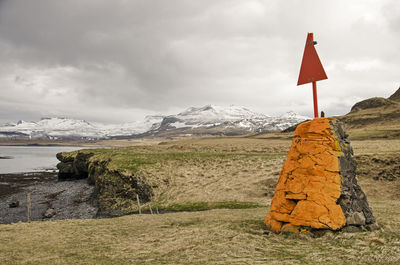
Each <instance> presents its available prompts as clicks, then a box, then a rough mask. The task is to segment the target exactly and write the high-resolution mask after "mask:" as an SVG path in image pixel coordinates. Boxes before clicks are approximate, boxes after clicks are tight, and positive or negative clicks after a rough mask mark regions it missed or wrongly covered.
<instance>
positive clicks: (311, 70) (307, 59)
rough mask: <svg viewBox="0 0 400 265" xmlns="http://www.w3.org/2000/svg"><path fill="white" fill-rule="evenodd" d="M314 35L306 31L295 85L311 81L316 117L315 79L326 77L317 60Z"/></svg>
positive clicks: (316, 116)
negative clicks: (304, 45) (305, 39)
mask: <svg viewBox="0 0 400 265" xmlns="http://www.w3.org/2000/svg"><path fill="white" fill-rule="evenodd" d="M315 44H316V43H314V35H313V33H308V35H307V41H306V47H305V48H304V54H303V60H302V61H301V67H300V74H299V80H298V81H297V85H298V86H299V85H304V84H307V83H313V98H314V117H315V118H318V102H317V83H316V81H320V80H324V79H328V77H327V76H326V73H325V70H324V67H323V66H322V63H321V61H320V60H319V57H318V54H317V51H316V50H315V47H314V45H315Z"/></svg>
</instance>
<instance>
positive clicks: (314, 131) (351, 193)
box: [265, 118, 379, 233]
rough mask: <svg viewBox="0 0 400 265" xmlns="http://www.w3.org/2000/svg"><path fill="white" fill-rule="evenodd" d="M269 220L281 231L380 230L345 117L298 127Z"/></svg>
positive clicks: (273, 230) (275, 229)
mask: <svg viewBox="0 0 400 265" xmlns="http://www.w3.org/2000/svg"><path fill="white" fill-rule="evenodd" d="M265 224H266V226H267V229H268V230H269V231H272V232H276V233H279V232H292V233H301V232H304V233H307V232H317V231H324V230H334V231H362V230H376V229H379V225H378V224H377V222H376V220H375V217H374V216H373V214H372V210H371V208H370V207H369V205H368V202H367V197H366V196H365V194H364V192H363V191H362V190H361V188H360V186H359V185H358V183H357V178H356V163H355V161H354V158H353V149H352V148H351V146H350V142H349V140H348V134H347V133H346V131H345V130H344V127H343V124H342V123H341V122H340V121H338V120H336V119H332V118H315V119H313V120H311V121H308V122H304V123H302V124H300V125H299V126H298V127H297V129H296V131H295V134H294V138H293V142H292V146H291V148H290V151H289V154H288V156H287V159H286V161H285V163H284V165H283V168H282V171H281V174H280V177H279V180H278V184H277V186H276V189H275V193H274V197H273V199H272V202H271V208H270V212H269V213H268V214H267V216H266V218H265Z"/></svg>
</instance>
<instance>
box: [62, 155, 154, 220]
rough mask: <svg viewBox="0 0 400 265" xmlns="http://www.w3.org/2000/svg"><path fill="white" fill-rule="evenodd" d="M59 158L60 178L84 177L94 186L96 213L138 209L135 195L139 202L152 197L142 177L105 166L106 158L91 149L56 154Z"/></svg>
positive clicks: (108, 214) (117, 214)
mask: <svg viewBox="0 0 400 265" xmlns="http://www.w3.org/2000/svg"><path fill="white" fill-rule="evenodd" d="M57 158H58V159H59V160H60V161H61V162H60V163H59V164H58V165H57V168H58V169H59V174H58V178H59V180H69V179H82V178H87V179H88V182H89V183H90V184H92V185H94V186H95V189H94V194H93V197H94V203H95V204H96V205H97V206H98V214H97V215H98V216H120V215H125V214H129V213H134V212H137V211H138V208H137V201H136V198H137V196H136V195H138V196H139V199H140V202H141V203H146V202H149V201H150V200H151V197H152V195H153V193H152V189H151V187H150V185H149V184H148V183H147V180H146V178H145V177H144V176H141V175H135V174H132V173H130V172H127V171H124V170H115V169H111V168H109V167H108V163H109V159H107V158H106V159H105V158H103V157H101V155H96V154H94V153H92V152H90V150H81V151H76V152H70V153H58V154H57Z"/></svg>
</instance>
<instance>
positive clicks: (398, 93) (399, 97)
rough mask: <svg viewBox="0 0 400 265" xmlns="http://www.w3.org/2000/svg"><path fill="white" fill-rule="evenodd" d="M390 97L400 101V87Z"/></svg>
mask: <svg viewBox="0 0 400 265" xmlns="http://www.w3.org/2000/svg"><path fill="white" fill-rule="evenodd" d="M389 99H390V100H394V101H400V87H399V89H397V91H396V92H394V93H393V95H391V96H390V97H389Z"/></svg>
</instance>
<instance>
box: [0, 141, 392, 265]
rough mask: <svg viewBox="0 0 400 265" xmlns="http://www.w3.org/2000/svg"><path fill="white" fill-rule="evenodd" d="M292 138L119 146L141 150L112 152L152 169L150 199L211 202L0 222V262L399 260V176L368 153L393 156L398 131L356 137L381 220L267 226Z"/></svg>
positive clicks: (363, 180) (365, 184) (363, 178)
mask: <svg viewBox="0 0 400 265" xmlns="http://www.w3.org/2000/svg"><path fill="white" fill-rule="evenodd" d="M290 143H291V141H290V139H289V138H285V137H283V138H282V137H281V138H279V137H277V138H274V137H267V136H257V137H254V138H242V137H231V138H202V139H187V140H180V141H172V142H163V143H160V144H158V145H152V146H138V147H134V148H127V149H121V150H122V151H124V152H127V153H129V152H130V154H133V153H134V154H136V155H135V156H139V157H142V158H143V157H145V158H146V159H145V161H147V162H146V163H139V164H140V167H138V168H134V169H132V168H130V167H131V166H132V164H129V163H128V165H123V164H120V165H119V164H118V159H116V163H115V166H121V167H124V166H125V167H127V170H128V169H130V170H139V171H140V172H141V173H142V174H145V175H146V176H148V177H149V179H151V180H152V181H153V183H152V184H153V185H154V186H157V187H156V188H155V195H154V204H155V205H156V204H159V205H163V206H164V207H170V208H169V209H170V210H196V209H197V210H204V209H212V208H214V209H212V210H206V211H195V212H176V213H166V214H158V215H157V214H154V215H150V214H142V215H138V214H135V215H129V216H124V217H118V218H110V219H96V220H65V221H55V222H32V223H17V224H10V225H0V242H1V244H0V264H319V263H320V264H349V263H353V264H400V254H399V253H400V202H399V198H400V180H399V179H396V180H393V181H384V180H379V181H377V180H374V178H373V177H374V175H376V174H377V172H378V173H379V171H380V170H385V169H386V168H387V167H392V166H395V165H393V163H392V164H390V163H381V164H379V165H378V164H374V163H375V162H374V161H375V160H374V159H381V160H382V161H386V160H387V159H389V158H394V159H397V158H399V154H400V140H398V139H397V140H387V139H376V140H354V141H352V146H353V148H354V152H355V155H356V158H357V160H358V161H360V165H361V167H359V169H358V170H359V171H360V176H359V182H360V185H361V186H362V188H363V189H364V191H365V192H366V194H367V197H368V199H369V202H370V205H371V207H372V209H373V212H374V215H375V217H376V218H377V220H378V222H379V223H380V224H381V225H382V230H380V231H375V232H362V233H338V234H334V233H327V234H325V235H324V236H321V237H310V236H304V235H303V236H295V235H286V234H281V235H276V234H269V235H265V234H263V232H264V230H265V227H264V224H263V220H264V218H265V215H266V213H267V212H268V210H269V203H270V200H271V197H272V194H273V190H274V187H275V184H276V182H277V178H278V175H279V172H280V169H281V167H282V164H283V162H284V159H285V157H286V153H287V151H288V149H289V147H290ZM121 150H120V151H121ZM115 152H117V151H116V150H115ZM154 157H157V159H155V158H154ZM160 157H162V158H163V159H160ZM121 159H122V158H121ZM152 159H153V160H152ZM385 159H386V160H385ZM119 161H122V160H119ZM135 161H136V160H135ZM397 161H399V160H397ZM132 163H133V162H132ZM133 164H135V165H137V164H138V163H137V161H136V162H135V163H133ZM387 164H388V165H387ZM174 207H175V208H174ZM225 208H227V209H225Z"/></svg>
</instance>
